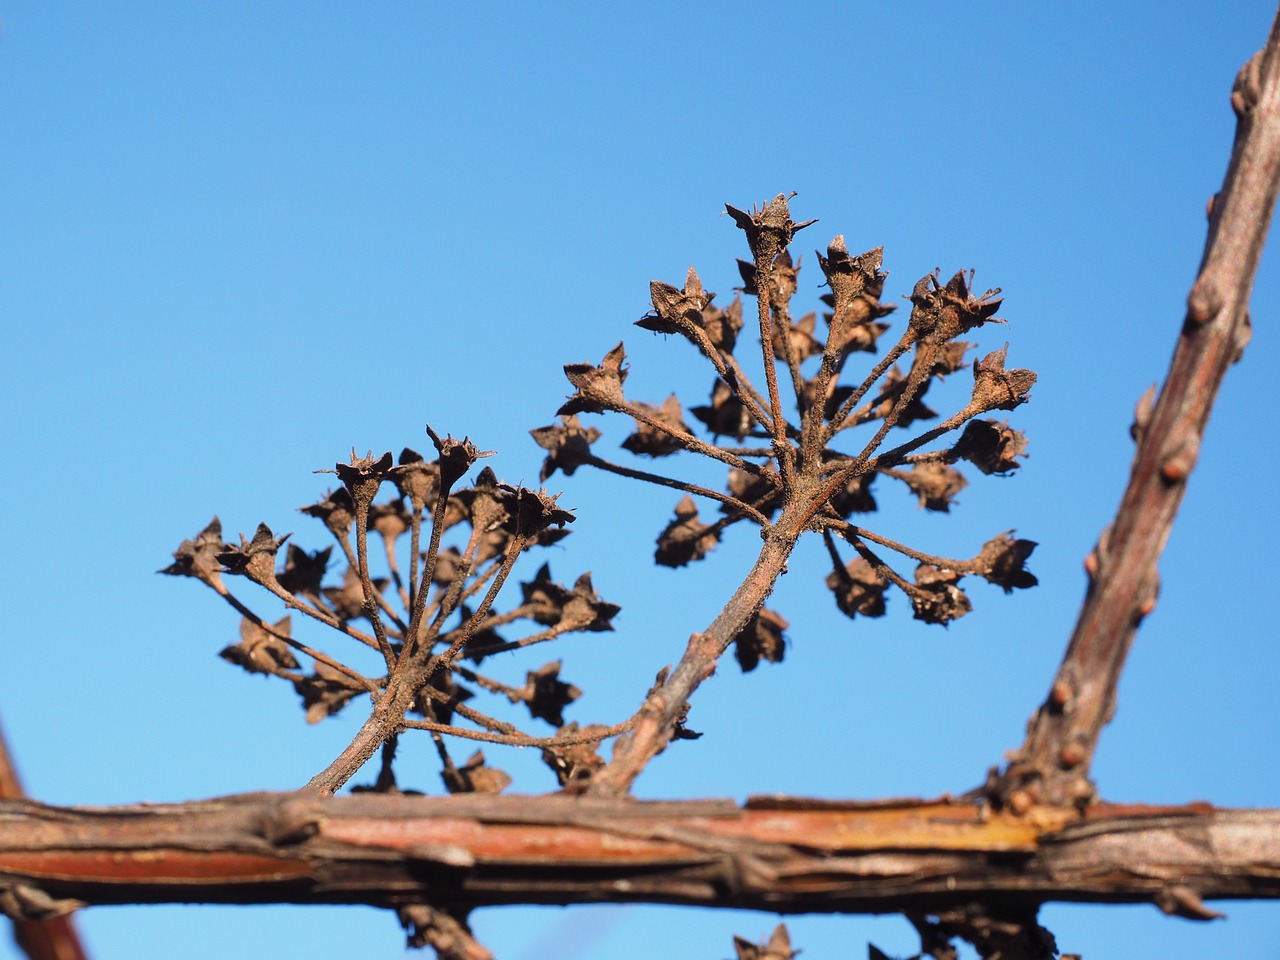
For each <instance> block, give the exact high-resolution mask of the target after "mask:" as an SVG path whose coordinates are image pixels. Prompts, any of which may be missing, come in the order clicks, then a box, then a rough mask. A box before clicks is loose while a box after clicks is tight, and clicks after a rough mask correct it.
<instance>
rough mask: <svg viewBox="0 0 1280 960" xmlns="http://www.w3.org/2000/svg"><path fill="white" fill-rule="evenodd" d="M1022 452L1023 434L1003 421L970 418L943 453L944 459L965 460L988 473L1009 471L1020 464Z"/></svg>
mask: <svg viewBox="0 0 1280 960" xmlns="http://www.w3.org/2000/svg"><path fill="white" fill-rule="evenodd" d="M1026 455H1027V438H1026V435H1025V434H1023V432H1022V431H1021V430H1014V429H1013V428H1012V427H1010V426H1009V424H1008V423H1007V422H1006V421H1000V422H996V421H995V420H970V421H969V422H968V423H966V424H965V427H964V432H963V433H962V434H960V439H959V440H957V441H956V443H955V446H953V447H952V448H951V449H950V450H949V451H948V453H947V456H948V459H951V460H968V461H969V462H970V463H972V464H973V465H974V466H975V467H977V468H978V469H979V470H981V471H982V472H983V473H985V474H988V475H990V474H993V473H994V474H998V475H1004V474H1008V473H1012V472H1013V471H1014V470H1017V469H1018V467H1020V466H1022V464H1020V463H1018V457H1025V456H1026Z"/></svg>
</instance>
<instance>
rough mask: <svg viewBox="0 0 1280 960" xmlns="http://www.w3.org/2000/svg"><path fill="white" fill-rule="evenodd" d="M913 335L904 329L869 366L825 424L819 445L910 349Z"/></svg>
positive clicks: (834, 431) (913, 333) (831, 435)
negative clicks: (829, 420)
mask: <svg viewBox="0 0 1280 960" xmlns="http://www.w3.org/2000/svg"><path fill="white" fill-rule="evenodd" d="M915 336H916V335H915V331H913V330H912V329H911V328H910V327H908V328H907V329H906V330H904V331H903V333H902V338H901V339H900V340H899V341H898V342H897V343H895V344H894V345H893V347H892V349H890V351H889V352H888V353H886V354H885V355H884V356H883V357H882V358H881V359H880V362H879V363H877V364H876V365H875V366H874V367H872V368H871V372H870V373H868V374H867V378H866V379H865V380H863V381H862V383H861V384H859V386H858V388H857V389H856V390H854V391H853V393H851V394H850V395H849V396H848V397H847V398H846V399H845V401H844V403H842V404H840V409H839V410H837V411H836V415H835V416H834V417H832V418H831V422H830V423H828V424H827V428H826V429H825V430H823V431H822V443H821V446H826V445H827V444H828V443H830V442H831V438H832V437H834V436H835V435H836V434H837V433H839V432H840V430H841V429H842V428H843V425H844V422H845V420H846V419H847V418H848V416H849V414H850V413H851V412H852V411H853V408H854V407H856V406H857V405H858V403H859V402H860V401H861V400H862V398H863V397H864V396H865V395H866V393H867V391H868V390H870V389H871V388H872V386H874V385H875V383H876V381H877V380H879V379H880V378H881V377H882V376H884V373H885V371H886V370H888V369H889V367H891V366H892V365H893V364H894V363H896V362H897V360H898V358H899V357H901V356H902V355H903V354H904V353H906V352H907V350H909V349H910V347H911V345H912V344H913V343H915Z"/></svg>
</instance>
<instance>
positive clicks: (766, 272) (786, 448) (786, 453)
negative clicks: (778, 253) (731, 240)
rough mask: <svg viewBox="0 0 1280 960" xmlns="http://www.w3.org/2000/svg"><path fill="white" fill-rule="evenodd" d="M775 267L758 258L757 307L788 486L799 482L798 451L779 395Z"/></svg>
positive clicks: (776, 439)
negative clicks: (773, 296)
mask: <svg viewBox="0 0 1280 960" xmlns="http://www.w3.org/2000/svg"><path fill="white" fill-rule="evenodd" d="M771 267H772V264H767V263H763V262H762V261H761V259H760V258H759V257H757V258H756V304H757V307H758V310H757V314H758V316H759V318H760V353H761V356H762V358H763V361H764V382H765V386H766V387H767V388H768V391H769V414H770V419H771V421H772V431H771V432H772V435H773V449H774V455H775V456H776V457H777V458H778V468H779V470H778V472H779V473H780V474H781V475H782V482H783V484H784V486H786V487H788V488H789V487H790V486H791V485H792V483H793V482H794V480H795V457H794V453H795V451H794V450H793V449H792V447H791V444H790V443H789V442H788V441H787V426H786V418H784V417H783V415H782V399H781V397H780V396H779V395H778V373H777V370H776V369H775V365H774V361H773V311H772V310H770V309H769V300H770V292H771V289H772V283H773V270H772V269H771Z"/></svg>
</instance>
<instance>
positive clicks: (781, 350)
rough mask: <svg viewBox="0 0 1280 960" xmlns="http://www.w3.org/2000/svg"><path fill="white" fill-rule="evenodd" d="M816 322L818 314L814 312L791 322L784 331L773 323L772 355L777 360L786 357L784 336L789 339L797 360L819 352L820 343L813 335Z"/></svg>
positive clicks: (820, 348)
mask: <svg viewBox="0 0 1280 960" xmlns="http://www.w3.org/2000/svg"><path fill="white" fill-rule="evenodd" d="M817 322H818V315H817V314H816V313H806V314H805V315H804V316H803V317H801V318H800V319H799V320H797V321H796V322H795V323H793V324H791V326H790V328H789V329H788V330H786V331H785V332H784V331H783V330H782V328H781V327H779V326H776V325H775V326H774V328H773V355H774V356H775V357H777V358H778V359H779V360H785V359H786V358H787V354H786V345H785V344H784V343H783V337H784V336H785V337H787V339H789V340H790V341H791V352H792V355H793V356H794V357H795V358H796V360H797V361H804V360H807V359H809V358H810V357H816V356H818V355H819V354H821V353H822V343H821V341H819V340H818V339H817V337H815V336H814V335H813V331H814V329H815V327H816V326H817Z"/></svg>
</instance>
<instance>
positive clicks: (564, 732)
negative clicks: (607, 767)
mask: <svg viewBox="0 0 1280 960" xmlns="http://www.w3.org/2000/svg"><path fill="white" fill-rule="evenodd" d="M603 730H604V727H602V726H600V724H596V723H590V724H587V726H585V727H583V728H582V730H581V732H582V733H584V734H592V733H597V732H601V731H603ZM578 732H579V730H578V724H577V723H569V724H566V725H565V726H563V727H561V728H560V729H559V730H557V731H556V736H558V737H567V736H569V735H571V734H575V733H578ZM599 749H600V741H599V740H591V741H588V742H587V743H574V744H568V745H566V746H557V747H543V748H542V762H543V763H545V764H546V765H547V766H548V767H550V768H551V770H552V772H553V773H555V775H556V780H557V781H559V783H560V786H561V787H562V788H563V789H564V791H565V793H575V794H576V793H582V792H583V791H584V790H586V788H587V785H588V784H589V783H590V782H591V776H592V774H594V773H595V772H596V771H597V770H599V769H600V768H601V767H603V766H604V763H605V761H604V758H603V757H601V756H600V754H599V753H598V752H597V751H598V750H599Z"/></svg>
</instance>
